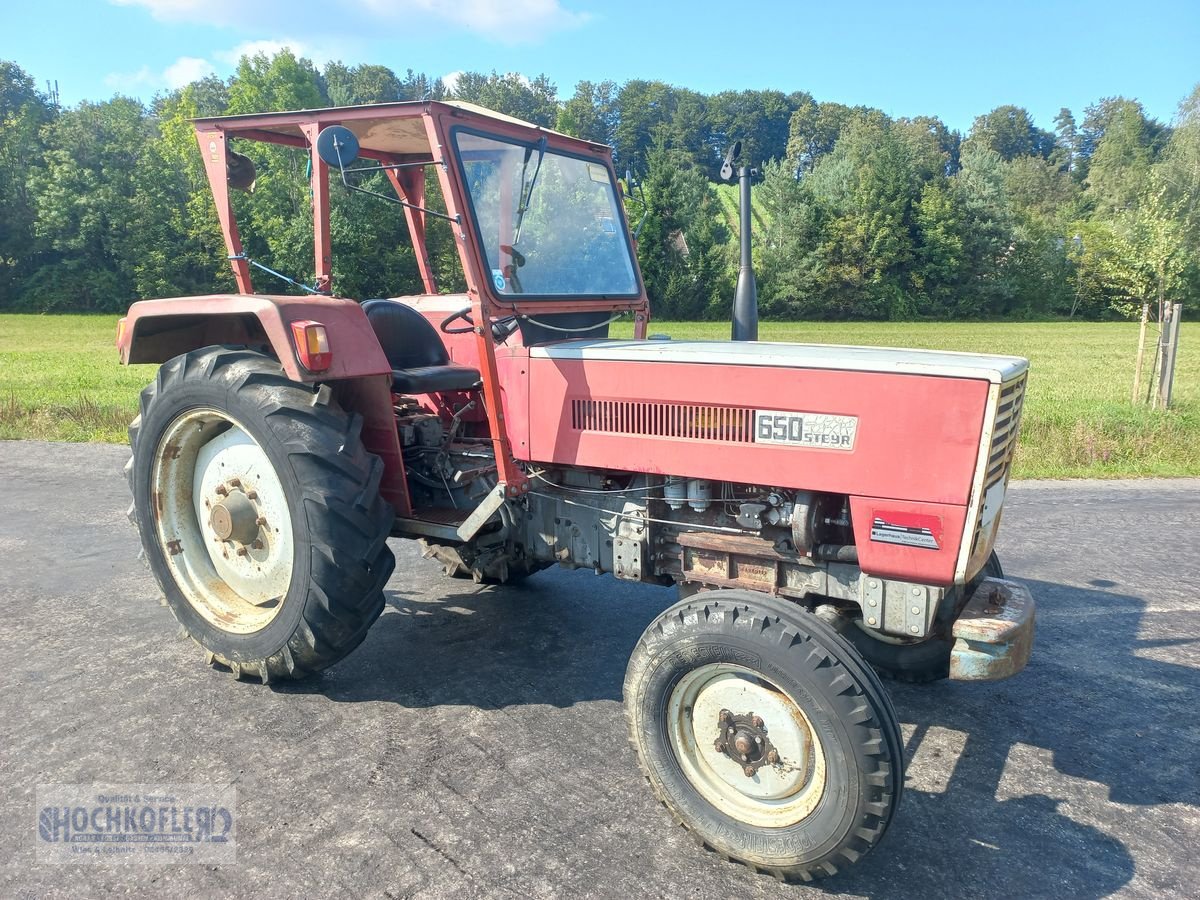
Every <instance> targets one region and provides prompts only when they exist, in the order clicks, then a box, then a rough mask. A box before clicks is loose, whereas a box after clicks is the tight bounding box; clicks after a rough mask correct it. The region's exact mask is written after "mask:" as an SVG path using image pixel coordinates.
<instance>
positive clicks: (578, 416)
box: [571, 400, 754, 444]
mask: <svg viewBox="0 0 1200 900" xmlns="http://www.w3.org/2000/svg"><path fill="white" fill-rule="evenodd" d="M571 426H572V427H573V428H574V429H575V430H576V431H599V432H604V433H607V434H636V435H653V436H655V437H669V438H684V439H690V440H705V441H714V440H715V441H728V442H730V443H735V444H751V443H753V442H754V410H752V409H743V408H741V407H737V406H694V405H690V404H686V403H647V402H642V401H629V400H572V401H571Z"/></svg>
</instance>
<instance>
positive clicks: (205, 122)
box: [195, 100, 602, 159]
mask: <svg viewBox="0 0 1200 900" xmlns="http://www.w3.org/2000/svg"><path fill="white" fill-rule="evenodd" d="M435 113H441V114H443V115H448V116H450V117H453V118H458V119H462V120H463V122H464V124H471V125H475V126H476V127H486V126H487V124H488V123H503V124H505V125H508V126H518V127H521V128H528V129H529V130H530V131H531V132H533V133H535V134H539V135H540V134H546V135H553V136H554V137H555V138H559V139H561V140H563V141H566V142H570V143H574V144H580V145H584V146H586V147H589V148H600V147H602V145H599V144H593V143H591V142H589V141H583V140H580V139H579V138H574V137H571V136H569V135H565V134H562V133H560V132H557V131H553V130H551V129H548V128H543V127H542V126H540V125H535V124H534V123H532V122H525V121H523V120H521V119H516V118H513V117H512V116H506V115H503V114H501V113H497V112H493V111H492V110H490V109H485V108H483V107H482V106H476V105H475V104H473V103H464V102H462V101H460V100H436V101H435V100H430V101H425V100H416V101H405V102H398V103H376V104H371V105H369V106H334V107H326V108H323V109H304V110H296V111H293V112H271V113H252V114H250V115H240V116H214V117H211V118H204V119H196V120H195V125H196V129H197V131H209V130H219V131H222V132H224V133H225V134H226V135H228V136H229V137H237V138H242V139H246V140H254V141H265V142H267V143H272V144H285V145H288V146H293V147H307V146H308V141H307V140H306V138H305V128H304V126H305V125H312V124H313V123H319V124H320V125H321V126H325V125H333V124H338V125H343V126H345V127H346V128H349V129H350V130H351V131H352V132H354V136H355V137H356V138H358V144H359V148H360V152H361V154H362V155H363V156H365V157H368V158H372V159H379V158H382V157H414V156H423V157H427V156H429V155H430V153H431V150H430V139H429V132H428V130H427V127H426V122H425V118H426V116H428V115H431V114H435Z"/></svg>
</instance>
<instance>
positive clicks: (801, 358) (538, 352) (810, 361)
mask: <svg viewBox="0 0 1200 900" xmlns="http://www.w3.org/2000/svg"><path fill="white" fill-rule="evenodd" d="M529 355H530V357H531V358H532V359H537V358H545V359H555V360H569V359H578V360H596V361H600V360H606V361H614V362H616V361H620V362H673V363H692V364H696V363H711V364H714V365H726V366H771V367H779V368H788V369H835V370H840V371H850V372H880V373H889V374H906V375H940V376H942V377H950V378H970V379H977V380H982V381H989V382H991V383H993V384H1002V383H1004V382H1007V381H1011V380H1012V379H1013V378H1016V377H1017V376H1019V375H1020V374H1021V373H1022V372H1024V371H1025V370H1026V369H1027V368H1029V362H1028V360H1025V359H1022V358H1020V357H1017V356H993V355H991V354H983V353H955V352H951V351H947V350H901V349H893V348H890V347H848V346H838V345H830V344H786V343H772V342H767V341H632V340H631V341H619V340H618V341H614V340H578V341H562V342H559V343H555V344H549V345H545V346H540V347H530V348H529Z"/></svg>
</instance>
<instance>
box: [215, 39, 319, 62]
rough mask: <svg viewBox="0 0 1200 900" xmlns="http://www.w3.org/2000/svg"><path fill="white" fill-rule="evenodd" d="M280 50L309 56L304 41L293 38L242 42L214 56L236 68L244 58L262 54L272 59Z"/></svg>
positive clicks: (294, 54) (297, 55) (295, 54)
mask: <svg viewBox="0 0 1200 900" xmlns="http://www.w3.org/2000/svg"><path fill="white" fill-rule="evenodd" d="M280 50H291V51H292V55H293V56H296V57H300V56H308V48H307V47H306V46H305V44H304V42H303V41H297V40H293V39H292V38H264V39H262V40H258V41H242V42H241V43H240V44H238V45H237V46H236V47H231V48H230V49H228V50H218V51H216V52H215V53H214V54H213V56H215V57H216V58H217V59H219V60H220V61H221V62H223V63H228V64H229V65H231V66H236V65H237V64H238V63H239V62H240V61H241V59H242V57H243V56H258V55H259V54H260V53H261V54H263V55H264V56H266V57H268V58H270V57H272V56H274V55H275V54H276V53H278V52H279V51H280Z"/></svg>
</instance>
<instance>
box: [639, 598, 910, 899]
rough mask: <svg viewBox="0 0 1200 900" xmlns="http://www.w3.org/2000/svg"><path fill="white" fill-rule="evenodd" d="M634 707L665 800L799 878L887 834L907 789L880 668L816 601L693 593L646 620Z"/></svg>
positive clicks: (737, 849)
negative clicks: (815, 609) (818, 612)
mask: <svg viewBox="0 0 1200 900" xmlns="http://www.w3.org/2000/svg"><path fill="white" fill-rule="evenodd" d="M625 710H626V715H627V718H628V722H629V729H630V736H631V741H632V743H633V746H634V749H635V750H636V751H637V754H638V759H639V762H640V764H641V766H642V770H643V772H644V774H645V775H646V778H647V780H648V781H649V782H650V785H651V787H652V788H653V790H654V792H655V793H656V794H657V795H658V797H659V799H660V800H662V802H663V803H664V804H665V805H666V807H667V808H668V809H669V810H670V811H671V813H672V814H673V815H674V817H675V818H676V820H677V821H678V822H680V824H682V825H684V826H685V827H687V828H688V829H690V830H691V831H692V832H694V833H695V835H696V836H697V837H698V838H699V839H700V841H701V842H702V843H703V844H704V845H705V846H707V847H709V848H710V849H712V850H714V851H716V852H717V853H719V854H721V855H722V856H724V857H726V858H728V859H732V860H736V861H739V862H742V863H745V864H746V865H747V866H749V867H751V868H752V869H756V870H759V871H764V872H767V873H770V874H772V875H774V876H776V877H777V878H781V879H785V880H803V881H808V880H811V879H813V878H814V877H820V876H823V875H833V874H835V873H836V872H838V871H839V870H840V869H842V868H844V867H846V866H847V865H849V864H851V863H854V862H856V861H857V860H858V859H860V858H861V857H862V855H863V854H865V853H867V852H868V851H870V850H871V849H872V848H873V847H874V846H875V845H876V844H877V843H878V842H879V840H880V838H882V836H883V834H884V832H885V831H886V829H887V827H888V825H889V823H890V822H891V819H892V816H893V814H894V812H895V809H896V806H897V804H898V803H899V800H900V795H901V791H902V788H903V780H904V776H903V753H902V743H901V737H900V729H899V725H898V723H897V720H896V714H895V712H894V711H893V709H892V706H891V702H890V701H889V700H888V698H887V695H886V694H885V693H884V691H883V687H882V685H881V684H880V682H879V679H878V678H877V677H876V676H875V674H874V672H872V671H871V669H870V667H869V666H868V665H866V663H865V662H864V661H863V660H862V658H861V657H859V655H858V654H857V653H856V652H855V651H854V649H853V648H852V647H850V646H849V645H848V644H846V642H845V641H843V640H842V639H841V638H840V637H839V636H838V635H837V633H836V632H834V631H833V630H832V629H831V628H830V627H829V626H827V625H825V624H824V623H823V622H821V621H820V620H818V619H817V618H816V617H815V616H813V615H812V614H811V613H808V612H806V611H805V610H803V609H801V608H799V607H797V606H795V605H793V604H790V603H787V602H786V601H782V600H778V599H776V598H773V597H769V596H766V595H762V594H757V593H755V592H752V591H740V590H715V591H706V592H704V593H703V594H702V595H700V596H697V597H694V598H691V599H688V600H684V601H681V602H680V603H677V604H675V605H674V606H672V607H671V608H669V609H668V610H666V611H665V612H664V613H662V615H660V616H659V617H658V618H657V619H656V620H655V621H654V622H652V623H651V624H650V627H649V628H647V629H646V631H645V633H644V634H643V635H642V638H641V640H640V641H639V642H638V645H637V647H636V649H635V650H634V653H633V656H632V658H631V659H630V662H629V669H628V671H627V674H626V676H625Z"/></svg>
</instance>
